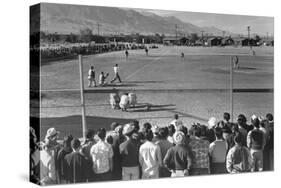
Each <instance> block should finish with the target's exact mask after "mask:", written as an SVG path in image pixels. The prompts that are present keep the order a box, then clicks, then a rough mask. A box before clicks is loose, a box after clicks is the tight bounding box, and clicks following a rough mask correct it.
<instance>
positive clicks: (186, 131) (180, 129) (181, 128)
mask: <svg viewBox="0 0 281 188" xmlns="http://www.w3.org/2000/svg"><path fill="white" fill-rule="evenodd" d="M178 131H181V132H183V134H184V135H185V136H186V135H187V133H188V129H187V128H186V127H185V126H183V125H180V126H179V128H178Z"/></svg>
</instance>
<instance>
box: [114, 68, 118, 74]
mask: <svg viewBox="0 0 281 188" xmlns="http://www.w3.org/2000/svg"><path fill="white" fill-rule="evenodd" d="M113 70H114V73H115V74H117V73H118V72H119V67H117V66H115V67H113Z"/></svg>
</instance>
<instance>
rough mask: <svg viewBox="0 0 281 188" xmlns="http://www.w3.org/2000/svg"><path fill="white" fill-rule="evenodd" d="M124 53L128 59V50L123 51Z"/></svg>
mask: <svg viewBox="0 0 281 188" xmlns="http://www.w3.org/2000/svg"><path fill="white" fill-rule="evenodd" d="M125 55H126V59H128V56H129V52H128V50H126V51H125Z"/></svg>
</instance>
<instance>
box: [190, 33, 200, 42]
mask: <svg viewBox="0 0 281 188" xmlns="http://www.w3.org/2000/svg"><path fill="white" fill-rule="evenodd" d="M190 39H191V40H192V41H193V42H195V41H197V40H198V39H199V37H198V35H197V33H191V34H190Z"/></svg>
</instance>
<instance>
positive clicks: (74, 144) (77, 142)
mask: <svg viewBox="0 0 281 188" xmlns="http://www.w3.org/2000/svg"><path fill="white" fill-rule="evenodd" d="M80 146H81V142H80V140H79V139H78V138H74V139H73V140H72V141H71V147H72V148H73V149H78V148H79V147H80Z"/></svg>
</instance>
